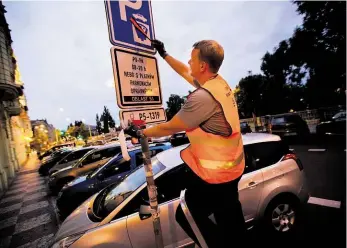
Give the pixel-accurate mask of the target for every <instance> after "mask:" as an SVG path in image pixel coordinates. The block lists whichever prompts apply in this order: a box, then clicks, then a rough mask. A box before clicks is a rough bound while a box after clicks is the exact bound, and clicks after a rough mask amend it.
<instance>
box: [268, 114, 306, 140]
mask: <svg viewBox="0 0 347 248" xmlns="http://www.w3.org/2000/svg"><path fill="white" fill-rule="evenodd" d="M271 126H272V127H271V130H272V133H273V134H276V135H279V136H281V137H282V138H283V137H289V136H295V137H301V138H305V137H308V136H309V135H310V129H309V127H308V125H307V123H306V121H304V120H303V119H302V118H301V116H300V115H298V114H296V113H287V114H281V115H275V116H272V118H271Z"/></svg>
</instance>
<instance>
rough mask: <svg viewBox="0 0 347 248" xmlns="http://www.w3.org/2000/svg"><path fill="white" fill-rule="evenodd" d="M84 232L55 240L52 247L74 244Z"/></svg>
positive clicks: (57, 247) (58, 247)
mask: <svg viewBox="0 0 347 248" xmlns="http://www.w3.org/2000/svg"><path fill="white" fill-rule="evenodd" d="M83 234H84V232H83V233H79V234H75V235H72V236H68V237H66V238H63V239H61V240H59V241H58V242H55V243H54V244H53V246H52V247H51V248H67V247H69V246H70V245H72V244H73V243H74V242H75V241H76V240H77V239H79V238H80V237H81V236H82V235H83Z"/></svg>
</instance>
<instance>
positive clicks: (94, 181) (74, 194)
mask: <svg viewBox="0 0 347 248" xmlns="http://www.w3.org/2000/svg"><path fill="white" fill-rule="evenodd" d="M171 147H172V146H171V144H170V143H162V144H161V143H157V144H151V145H149V149H150V151H151V157H153V156H155V155H156V154H158V153H160V152H162V151H165V150H167V149H169V148H171ZM129 156H130V158H131V159H130V160H129V161H126V160H125V159H124V158H123V156H122V155H121V154H119V155H116V156H114V157H113V158H112V159H110V160H109V161H108V162H107V163H105V164H104V165H103V166H102V167H101V168H99V169H98V170H96V171H94V172H91V173H89V174H88V175H85V176H81V177H78V178H76V179H75V180H73V181H71V182H70V183H68V184H66V185H65V186H64V187H63V189H62V190H61V191H60V192H59V194H58V198H57V207H58V209H59V214H60V216H61V217H62V218H64V217H66V216H67V215H69V214H70V213H71V212H72V211H73V210H74V209H75V208H77V207H78V206H79V205H80V204H81V203H82V202H83V201H85V200H86V199H88V198H89V197H90V196H92V195H93V194H95V193H97V192H98V191H100V190H102V189H103V188H105V187H106V186H108V185H110V184H113V183H116V182H118V181H119V180H121V179H122V178H123V177H125V176H126V175H128V174H129V173H130V172H131V171H133V170H134V169H135V168H137V167H138V166H139V165H141V164H143V158H142V151H141V147H136V148H132V149H131V150H129Z"/></svg>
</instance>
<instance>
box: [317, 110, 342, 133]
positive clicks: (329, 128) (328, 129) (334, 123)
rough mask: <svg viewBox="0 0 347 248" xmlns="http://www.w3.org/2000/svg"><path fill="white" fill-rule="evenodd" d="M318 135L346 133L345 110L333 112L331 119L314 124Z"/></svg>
mask: <svg viewBox="0 0 347 248" xmlns="http://www.w3.org/2000/svg"><path fill="white" fill-rule="evenodd" d="M316 133H317V134H318V135H346V111H341V112H339V113H337V114H335V115H334V116H333V117H332V119H331V120H329V121H324V122H321V123H319V124H318V125H317V126H316Z"/></svg>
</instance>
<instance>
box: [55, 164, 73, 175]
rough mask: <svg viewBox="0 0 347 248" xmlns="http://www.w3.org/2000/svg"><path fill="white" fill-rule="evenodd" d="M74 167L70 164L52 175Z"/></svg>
mask: <svg viewBox="0 0 347 248" xmlns="http://www.w3.org/2000/svg"><path fill="white" fill-rule="evenodd" d="M72 168H73V167H72V166H71V165H70V166H68V167H65V168H63V169H61V170H58V171H57V172H54V173H53V174H52V176H56V175H57V174H59V173H61V172H63V171H67V170H71V169H72Z"/></svg>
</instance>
